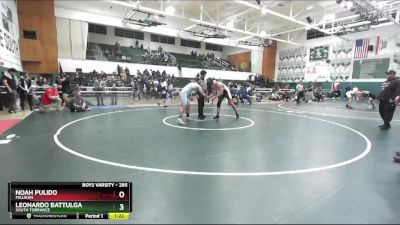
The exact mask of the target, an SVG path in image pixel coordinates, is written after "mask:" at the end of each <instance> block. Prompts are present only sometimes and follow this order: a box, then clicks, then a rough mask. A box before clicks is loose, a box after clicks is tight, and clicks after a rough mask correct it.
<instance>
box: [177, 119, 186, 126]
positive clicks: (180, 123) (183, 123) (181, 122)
mask: <svg viewBox="0 0 400 225" xmlns="http://www.w3.org/2000/svg"><path fill="white" fill-rule="evenodd" d="M176 123H177V124H179V125H185V124H186V123H185V122H183V120H182V119H181V118H178V120H177V121H176Z"/></svg>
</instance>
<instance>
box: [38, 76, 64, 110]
mask: <svg viewBox="0 0 400 225" xmlns="http://www.w3.org/2000/svg"><path fill="white" fill-rule="evenodd" d="M57 89H58V86H57V84H56V83H53V85H52V86H51V87H49V88H47V89H46V91H45V93H44V94H43V97H42V107H41V109H40V112H42V113H44V112H47V111H48V109H49V108H50V106H51V105H52V104H56V106H57V109H56V111H57V112H60V109H61V102H62V100H61V98H60V96H59V93H58V90H57Z"/></svg>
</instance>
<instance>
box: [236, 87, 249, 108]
mask: <svg viewBox="0 0 400 225" xmlns="http://www.w3.org/2000/svg"><path fill="white" fill-rule="evenodd" d="M239 100H240V102H241V103H242V104H243V105H244V104H245V101H244V100H246V101H247V102H248V103H249V104H250V105H251V99H250V97H249V94H248V92H247V90H246V87H244V86H242V87H241V88H240V90H239Z"/></svg>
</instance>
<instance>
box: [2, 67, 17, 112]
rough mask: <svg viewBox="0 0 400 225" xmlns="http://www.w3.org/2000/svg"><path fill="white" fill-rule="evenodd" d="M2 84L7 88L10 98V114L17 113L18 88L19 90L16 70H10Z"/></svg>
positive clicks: (4, 76)
mask: <svg viewBox="0 0 400 225" xmlns="http://www.w3.org/2000/svg"><path fill="white" fill-rule="evenodd" d="M2 81H3V82H2V83H3V85H4V86H6V89H7V96H8V112H9V113H15V112H16V100H17V88H18V78H17V70H16V69H14V68H10V69H8V71H7V72H4V75H3V78H2Z"/></svg>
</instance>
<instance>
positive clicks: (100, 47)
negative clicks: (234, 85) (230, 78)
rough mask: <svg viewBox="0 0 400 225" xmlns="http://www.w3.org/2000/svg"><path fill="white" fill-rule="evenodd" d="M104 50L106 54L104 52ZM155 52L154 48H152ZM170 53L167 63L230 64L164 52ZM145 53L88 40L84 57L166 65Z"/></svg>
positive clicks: (214, 66) (215, 66)
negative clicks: (169, 60)
mask: <svg viewBox="0 0 400 225" xmlns="http://www.w3.org/2000/svg"><path fill="white" fill-rule="evenodd" d="M106 50H107V51H108V54H106V53H105V52H106ZM152 52H153V53H155V50H152ZM166 54H167V55H170V58H171V60H172V62H170V63H169V65H176V64H179V65H181V67H187V68H204V69H215V70H229V69H231V68H232V67H231V65H230V64H229V63H228V62H227V61H226V60H224V59H221V58H216V59H215V61H214V62H211V61H202V60H199V59H198V58H194V57H193V56H192V55H189V54H181V53H172V52H166ZM146 55H147V50H146V49H141V48H135V47H133V46H130V47H126V46H120V52H119V51H118V52H116V48H115V45H108V44H97V43H93V42H88V46H87V50H86V59H88V60H103V61H113V62H130V63H141V64H149V65H154V64H156V65H168V63H167V62H164V61H161V60H155V59H152V58H150V57H149V56H147V57H145V56H146Z"/></svg>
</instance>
